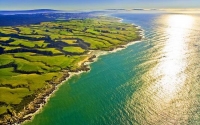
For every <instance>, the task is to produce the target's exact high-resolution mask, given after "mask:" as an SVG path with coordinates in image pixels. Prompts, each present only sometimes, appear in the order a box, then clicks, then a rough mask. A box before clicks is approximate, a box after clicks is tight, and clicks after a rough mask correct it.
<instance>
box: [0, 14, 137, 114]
mask: <svg viewBox="0 0 200 125" xmlns="http://www.w3.org/2000/svg"><path fill="white" fill-rule="evenodd" d="M136 31H137V29H136V28H135V27H134V26H132V25H130V24H124V23H119V22H118V21H117V20H116V19H113V18H105V17H100V18H95V19H85V20H70V21H55V22H42V23H41V24H38V25H29V26H17V27H0V33H3V34H4V36H1V35H0V47H1V48H3V49H4V52H3V53H2V54H1V55H0V76H1V77H0V115H1V114H4V113H6V110H7V109H10V110H12V111H13V110H17V109H15V107H14V106H13V105H18V106H19V107H22V108H23V106H21V105H22V102H23V101H22V100H23V99H24V98H25V97H27V96H29V95H35V94H37V93H38V92H40V90H41V89H43V88H45V87H47V86H49V83H48V81H50V80H52V79H54V80H56V79H57V80H58V79H59V78H60V77H62V76H63V73H62V70H76V69H78V68H79V67H80V66H79V64H78V63H79V62H80V61H82V60H84V59H85V58H87V56H88V55H84V54H83V53H84V52H85V51H87V50H88V49H89V50H91V49H94V50H96V49H100V50H110V49H113V48H115V47H117V46H119V45H123V44H125V43H127V42H130V41H132V40H137V39H140V37H139V35H138V33H137V32H136ZM13 34H16V35H18V36H19V37H16V36H12V35H13ZM47 37H48V38H47ZM78 40H81V41H83V42H82V43H78ZM83 46H87V47H88V48H84V47H83ZM67 52H70V53H74V55H70V56H69V55H68V54H67ZM76 54H79V55H76ZM80 54H81V55H80ZM29 101H31V99H30V100H29ZM18 110H20V109H18Z"/></svg>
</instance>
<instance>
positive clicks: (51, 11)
mask: <svg viewBox="0 0 200 125" xmlns="http://www.w3.org/2000/svg"><path fill="white" fill-rule="evenodd" d="M57 12H62V11H60V10H52V9H36V10H5V11H4V10H3V11H0V15H15V14H38V13H57Z"/></svg>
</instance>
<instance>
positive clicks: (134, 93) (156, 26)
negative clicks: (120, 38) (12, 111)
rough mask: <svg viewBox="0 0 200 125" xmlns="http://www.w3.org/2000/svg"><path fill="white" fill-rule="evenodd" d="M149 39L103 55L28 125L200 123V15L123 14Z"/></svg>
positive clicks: (124, 19)
mask: <svg viewBox="0 0 200 125" xmlns="http://www.w3.org/2000/svg"><path fill="white" fill-rule="evenodd" d="M112 16H115V17H119V18H122V19H123V22H126V23H134V24H135V25H138V26H140V27H141V29H143V30H144V36H145V37H144V38H143V39H142V40H141V41H140V42H137V43H135V44H133V45H130V46H128V47H127V48H126V49H123V50H121V51H117V52H116V53H110V54H107V55H103V56H100V57H99V58H98V60H97V61H96V62H94V63H92V64H91V65H90V67H91V70H90V71H89V72H85V73H82V74H81V75H76V76H73V77H72V78H70V79H69V80H68V81H66V82H65V83H64V84H63V85H61V86H60V87H59V89H58V91H56V92H55V94H53V96H52V97H51V98H50V100H49V101H48V103H47V104H46V105H45V106H44V107H43V109H42V110H41V111H40V112H39V113H38V114H36V116H35V117H34V119H33V120H32V121H29V122H27V123H25V125H178V124H184V125H199V124H200V23H199V22H200V15H197V14H167V13H118V14H114V15H112Z"/></svg>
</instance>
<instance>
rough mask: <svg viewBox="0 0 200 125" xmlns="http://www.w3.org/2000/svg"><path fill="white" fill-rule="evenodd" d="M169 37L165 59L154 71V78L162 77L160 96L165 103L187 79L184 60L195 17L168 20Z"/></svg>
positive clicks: (159, 84)
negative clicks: (188, 36)
mask: <svg viewBox="0 0 200 125" xmlns="http://www.w3.org/2000/svg"><path fill="white" fill-rule="evenodd" d="M166 23H167V25H168V28H167V29H166V35H167V36H168V39H167V41H166V42H165V45H164V49H163V58H162V59H161V60H160V62H159V63H158V65H157V67H156V68H155V70H154V72H155V73H154V77H158V76H161V79H160V80H159V81H157V83H158V84H157V87H159V89H160V90H159V91H160V92H159V94H160V96H161V98H165V101H170V100H171V99H172V97H174V95H175V94H176V93H177V92H178V90H179V89H180V88H181V86H182V85H183V84H184V81H185V79H186V76H185V73H184V70H185V68H186V65H187V62H186V59H185V58H184V57H185V56H184V55H185V54H186V50H187V44H186V42H187V41H188V40H189V38H187V35H188V34H189V32H190V30H189V29H190V28H191V27H192V24H193V17H192V16H187V15H172V16H169V17H168V18H167V19H166Z"/></svg>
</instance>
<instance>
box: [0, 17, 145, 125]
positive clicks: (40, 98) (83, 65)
mask: <svg viewBox="0 0 200 125" xmlns="http://www.w3.org/2000/svg"><path fill="white" fill-rule="evenodd" d="M116 18H118V17H116ZM118 19H120V20H119V21H120V22H122V21H123V19H121V18H118ZM132 25H134V26H135V27H136V28H137V29H138V31H137V32H138V33H139V35H140V37H141V39H140V40H135V41H130V42H127V44H125V45H119V46H117V47H115V48H114V49H113V50H109V51H102V50H89V52H88V53H87V55H88V57H87V58H86V59H84V60H82V61H80V62H79V63H78V65H79V66H80V68H79V69H77V70H76V71H71V72H70V71H67V70H63V71H61V72H62V73H63V76H62V77H61V78H60V79H59V82H58V83H55V82H53V81H50V82H49V84H50V87H49V88H47V89H45V90H44V91H43V92H42V93H39V94H37V95H36V97H35V98H34V100H33V101H31V102H30V103H29V104H28V105H27V106H26V107H24V110H22V111H20V112H19V113H18V114H17V115H16V114H14V116H13V117H12V119H5V120H4V121H3V122H2V123H3V125H4V124H8V123H10V124H15V125H20V124H24V123H26V122H29V121H31V120H33V119H34V117H35V115H37V114H38V113H40V112H41V111H42V109H43V107H44V106H45V105H46V104H47V103H48V101H49V100H50V98H51V97H53V95H54V94H55V92H56V91H58V90H59V87H61V86H62V85H63V84H64V83H65V82H66V81H68V80H69V79H71V78H72V77H73V76H75V75H80V74H82V73H84V72H89V71H90V70H91V67H90V65H91V64H92V63H94V62H96V61H98V59H99V57H100V56H102V55H107V54H110V53H115V52H118V51H121V50H123V49H126V48H127V47H128V46H130V45H133V44H136V43H139V42H141V40H142V39H143V38H144V30H142V29H141V27H140V26H137V25H135V24H132Z"/></svg>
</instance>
